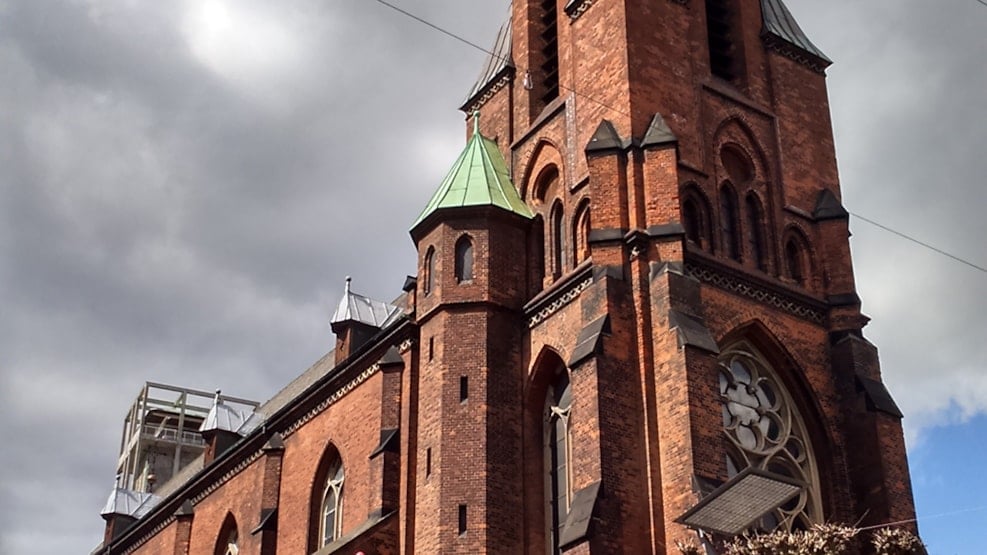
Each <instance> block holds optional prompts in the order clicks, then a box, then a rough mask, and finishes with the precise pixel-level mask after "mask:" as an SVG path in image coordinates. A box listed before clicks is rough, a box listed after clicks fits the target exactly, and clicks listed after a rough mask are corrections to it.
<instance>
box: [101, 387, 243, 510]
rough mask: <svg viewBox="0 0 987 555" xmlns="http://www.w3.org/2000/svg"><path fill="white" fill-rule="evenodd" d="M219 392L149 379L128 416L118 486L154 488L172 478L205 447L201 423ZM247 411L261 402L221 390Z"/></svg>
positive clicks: (227, 399) (232, 403)
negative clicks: (176, 385) (198, 389)
mask: <svg viewBox="0 0 987 555" xmlns="http://www.w3.org/2000/svg"><path fill="white" fill-rule="evenodd" d="M215 398H216V393H210V392H208V391H197V390H194V389H187V388H182V387H174V386H170V385H164V384H159V383H152V382H147V383H145V384H144V387H142V388H141V391H140V394H138V395H137V399H136V400H135V401H134V404H133V405H131V407H130V410H129V411H127V416H126V418H125V419H124V421H123V435H122V437H121V440H120V458H119V459H118V461H117V474H118V475H119V482H118V483H119V487H122V488H125V489H129V490H132V491H142V492H150V491H152V490H153V489H154V486H155V484H161V483H164V482H166V481H168V479H169V478H171V477H172V476H174V475H175V474H177V473H178V471H179V470H181V468H182V467H184V466H185V465H186V464H188V463H190V462H192V461H193V460H195V458H196V457H198V456H199V455H200V454H201V453H202V452H203V451H204V450H205V447H206V444H205V441H204V440H203V439H202V435H201V434H199V426H200V425H201V424H202V421H203V420H204V419H205V417H206V415H207V414H208V413H209V409H210V408H212V406H213V402H214V401H215ZM220 399H222V400H223V402H224V403H226V404H227V405H230V406H232V407H233V408H235V409H236V410H237V411H239V412H241V413H242V414H243V415H244V417H246V416H247V415H249V414H250V413H251V412H253V410H254V409H256V408H257V406H258V405H259V403H257V402H255V401H250V400H247V399H239V398H236V397H229V396H227V395H220Z"/></svg>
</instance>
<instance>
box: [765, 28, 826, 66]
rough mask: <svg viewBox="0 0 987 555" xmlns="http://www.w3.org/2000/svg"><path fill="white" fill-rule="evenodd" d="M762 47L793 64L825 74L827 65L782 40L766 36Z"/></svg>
mask: <svg viewBox="0 0 987 555" xmlns="http://www.w3.org/2000/svg"><path fill="white" fill-rule="evenodd" d="M764 45H765V46H767V47H768V49H769V50H772V51H774V52H777V53H778V54H781V55H782V56H784V57H786V58H788V59H790V60H792V61H794V62H795V63H798V64H801V65H803V66H805V67H807V68H809V69H811V70H812V71H814V72H816V73H818V74H820V75H825V74H826V66H827V65H829V64H826V63H823V62H821V61H820V60H819V58H817V57H815V56H813V55H811V54H808V53H807V52H806V51H805V50H802V49H801V48H798V47H796V46H793V45H791V44H789V43H788V42H786V41H784V40H781V39H777V38H774V37H772V36H771V35H766V36H765V37H764Z"/></svg>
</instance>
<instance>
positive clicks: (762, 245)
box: [744, 191, 769, 272]
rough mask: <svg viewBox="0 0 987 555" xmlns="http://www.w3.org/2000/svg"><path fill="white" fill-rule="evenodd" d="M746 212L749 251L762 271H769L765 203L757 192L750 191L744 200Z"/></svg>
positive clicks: (752, 259) (756, 265) (755, 264)
mask: <svg viewBox="0 0 987 555" xmlns="http://www.w3.org/2000/svg"><path fill="white" fill-rule="evenodd" d="M744 212H745V215H746V217H747V222H746V224H747V225H746V226H745V228H746V229H745V231H746V233H747V251H748V252H749V253H750V258H751V261H752V262H753V263H754V266H755V267H756V268H757V269H758V270H761V271H762V272H766V271H768V259H769V255H768V243H767V240H766V234H765V222H764V205H763V204H762V203H761V199H760V198H759V197H758V196H757V193H755V192H754V191H750V192H748V193H747V197H746V199H745V200H744Z"/></svg>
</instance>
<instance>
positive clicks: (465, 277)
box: [454, 235, 474, 283]
mask: <svg viewBox="0 0 987 555" xmlns="http://www.w3.org/2000/svg"><path fill="white" fill-rule="evenodd" d="M473 259H474V256H473V239H472V238H470V236H469V235H463V236H462V237H460V238H459V239H458V240H457V241H456V260H455V264H454V266H455V274H456V283H470V282H472V281H473Z"/></svg>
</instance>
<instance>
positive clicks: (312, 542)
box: [309, 445, 345, 551]
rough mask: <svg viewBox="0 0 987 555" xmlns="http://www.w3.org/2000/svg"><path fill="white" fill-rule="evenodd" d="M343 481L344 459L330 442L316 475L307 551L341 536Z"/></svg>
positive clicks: (316, 548) (314, 549)
mask: <svg viewBox="0 0 987 555" xmlns="http://www.w3.org/2000/svg"><path fill="white" fill-rule="evenodd" d="M344 481H345V473H344V471H343V459H342V457H341V456H340V454H339V451H338V450H337V449H336V447H335V446H333V445H329V447H328V448H327V449H326V453H325V455H323V457H322V461H321V462H320V463H319V468H318V470H317V472H316V475H315V482H314V487H313V491H312V512H311V515H312V522H311V525H310V527H309V551H316V550H318V549H319V548H321V547H323V546H325V545H328V544H330V543H332V542H334V541H336V540H338V539H339V537H340V536H342V531H343V499H344V497H343V492H344Z"/></svg>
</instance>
